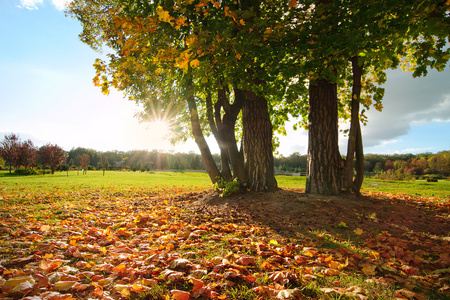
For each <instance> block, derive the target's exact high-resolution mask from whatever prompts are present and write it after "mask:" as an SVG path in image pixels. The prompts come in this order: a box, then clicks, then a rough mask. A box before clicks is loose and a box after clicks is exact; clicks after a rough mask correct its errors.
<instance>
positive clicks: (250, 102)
mask: <svg viewBox="0 0 450 300" xmlns="http://www.w3.org/2000/svg"><path fill="white" fill-rule="evenodd" d="M245 96H246V97H245V98H246V101H245V103H244V107H243V110H242V125H243V126H242V127H243V141H244V143H243V144H244V160H245V167H246V171H247V177H248V187H249V188H250V190H252V191H258V192H270V191H274V190H276V189H277V181H276V179H275V173H274V160H273V145H272V130H273V128H272V123H271V121H270V117H269V111H268V107H267V100H266V99H265V98H264V97H262V96H258V95H256V94H255V93H254V92H253V91H245Z"/></svg>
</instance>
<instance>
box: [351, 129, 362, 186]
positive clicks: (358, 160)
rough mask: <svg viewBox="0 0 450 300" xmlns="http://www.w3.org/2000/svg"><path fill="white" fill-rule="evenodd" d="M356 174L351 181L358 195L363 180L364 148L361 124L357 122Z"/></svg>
mask: <svg viewBox="0 0 450 300" xmlns="http://www.w3.org/2000/svg"><path fill="white" fill-rule="evenodd" d="M355 150H356V168H355V169H356V175H355V180H354V181H353V186H354V188H355V193H357V194H358V195H359V194H360V191H361V186H362V183H363V180H364V150H363V142H362V134H361V124H360V123H359V122H358V131H357V132H356V149H355Z"/></svg>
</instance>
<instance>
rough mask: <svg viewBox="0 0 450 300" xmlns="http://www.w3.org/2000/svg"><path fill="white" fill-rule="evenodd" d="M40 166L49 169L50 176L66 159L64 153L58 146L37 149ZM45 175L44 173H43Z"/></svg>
mask: <svg viewBox="0 0 450 300" xmlns="http://www.w3.org/2000/svg"><path fill="white" fill-rule="evenodd" d="M39 156H40V158H41V161H42V164H43V165H45V166H47V167H49V168H50V170H51V172H52V174H55V171H56V169H57V168H58V167H59V166H60V165H61V164H62V163H63V162H64V160H65V159H66V156H67V155H66V152H65V151H64V150H63V149H62V148H61V147H59V146H58V145H52V144H47V145H44V146H42V147H41V148H39ZM44 174H45V172H44Z"/></svg>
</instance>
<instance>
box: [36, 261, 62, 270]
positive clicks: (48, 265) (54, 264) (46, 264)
mask: <svg viewBox="0 0 450 300" xmlns="http://www.w3.org/2000/svg"><path fill="white" fill-rule="evenodd" d="M61 265H62V261H61V260H41V262H40V263H39V269H41V270H43V271H44V272H50V271H53V270H54V269H57V268H59V267H60V266H61Z"/></svg>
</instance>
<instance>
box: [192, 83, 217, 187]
mask: <svg viewBox="0 0 450 300" xmlns="http://www.w3.org/2000/svg"><path fill="white" fill-rule="evenodd" d="M185 98H186V101H187V103H188V107H189V114H190V117H191V126H192V134H193V136H194V140H195V142H196V143H197V146H198V148H199V150H200V153H201V155H202V158H203V162H204V163H205V169H206V173H208V175H209V178H210V179H211V182H212V183H216V182H217V180H218V179H219V178H221V174H220V172H219V169H218V168H217V166H216V163H215V162H214V158H213V156H212V154H211V150H210V149H209V146H208V144H207V142H206V140H205V137H204V136H203V132H202V128H201V126H200V121H199V117H198V111H197V105H196V103H195V99H194V88H193V85H192V79H191V78H188V79H187V80H186V94H185Z"/></svg>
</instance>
